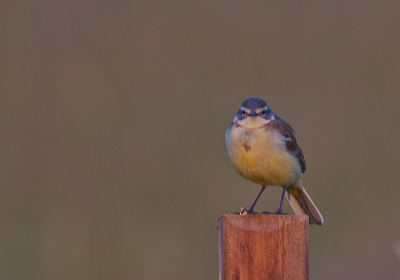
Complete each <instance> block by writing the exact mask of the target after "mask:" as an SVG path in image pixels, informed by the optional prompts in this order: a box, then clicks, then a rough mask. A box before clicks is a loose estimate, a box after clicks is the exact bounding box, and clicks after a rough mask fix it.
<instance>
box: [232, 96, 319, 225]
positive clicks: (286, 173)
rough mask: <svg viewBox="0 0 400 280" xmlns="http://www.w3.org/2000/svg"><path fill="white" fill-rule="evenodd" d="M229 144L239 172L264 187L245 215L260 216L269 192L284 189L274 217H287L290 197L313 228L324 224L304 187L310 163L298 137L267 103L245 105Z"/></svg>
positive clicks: (253, 101) (247, 102)
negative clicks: (286, 203) (285, 203)
mask: <svg viewBox="0 0 400 280" xmlns="http://www.w3.org/2000/svg"><path fill="white" fill-rule="evenodd" d="M225 144H226V148H227V152H228V157H229V159H230V161H231V162H232V164H233V166H234V168H235V169H236V171H237V172H238V173H239V174H240V175H241V176H242V177H244V178H245V179H248V180H250V181H252V182H254V183H256V184H259V185H261V190H260V192H259V194H258V195H257V197H256V199H255V201H254V202H253V204H252V205H251V207H250V208H249V209H248V210H246V209H244V208H242V210H241V214H257V212H255V211H254V206H255V205H256V203H257V201H258V199H259V198H260V196H261V194H262V193H263V191H264V190H265V188H266V187H267V186H280V187H282V196H281V200H280V204H279V208H278V210H277V211H276V212H275V213H274V214H285V213H283V211H282V205H283V200H284V197H285V196H286V198H287V200H288V201H289V203H290V205H291V207H292V209H293V211H294V212H295V213H296V214H298V215H308V216H309V223H310V224H313V223H314V224H317V225H322V224H323V222H324V219H323V218H322V215H321V213H320V212H319V210H318V208H317V207H316V206H315V204H314V203H313V201H312V200H311V198H310V196H309V195H308V193H307V192H306V190H305V189H304V187H303V184H302V174H303V173H304V172H305V171H306V162H305V159H304V155H303V152H302V150H301V148H300V146H299V145H298V143H297V140H296V134H295V132H294V130H293V128H292V127H291V126H290V125H289V124H288V123H287V122H286V121H285V120H283V119H282V118H280V117H278V116H277V115H276V114H275V113H274V112H273V111H272V110H271V108H270V107H269V106H268V105H267V103H266V102H265V101H264V100H263V99H261V98H257V97H252V98H248V99H246V100H244V101H243V103H242V104H241V105H240V108H239V110H238V111H237V113H236V115H235V117H234V119H233V121H232V123H231V124H230V126H229V127H228V129H227V130H226V132H225ZM262 213H263V214H271V213H269V212H262Z"/></svg>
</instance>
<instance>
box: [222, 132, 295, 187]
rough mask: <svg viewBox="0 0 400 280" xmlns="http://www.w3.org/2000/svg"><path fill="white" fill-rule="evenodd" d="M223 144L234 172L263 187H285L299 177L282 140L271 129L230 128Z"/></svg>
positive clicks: (292, 156)
mask: <svg viewBox="0 0 400 280" xmlns="http://www.w3.org/2000/svg"><path fill="white" fill-rule="evenodd" d="M225 142H226V147H227V150H228V155H229V158H230V159H231V161H232V163H233V166H234V167H235V169H236V171H237V172H238V173H239V174H240V175H242V176H243V177H244V178H246V179H249V180H251V181H253V182H256V183H259V184H262V185H280V186H286V185H291V184H293V183H294V182H295V181H296V180H297V179H298V178H299V177H300V175H301V169H300V164H299V162H298V160H297V158H296V157H295V156H294V155H292V154H291V153H290V152H289V151H288V150H287V149H286V143H285V139H284V137H283V136H282V135H281V134H280V133H279V132H277V131H275V130H273V129H268V128H266V127H261V128H258V129H251V130H250V129H245V128H243V127H232V128H230V129H228V130H227V132H226V134H225Z"/></svg>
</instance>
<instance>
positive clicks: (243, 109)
mask: <svg viewBox="0 0 400 280" xmlns="http://www.w3.org/2000/svg"><path fill="white" fill-rule="evenodd" d="M240 111H245V112H246V113H250V110H249V109H246V108H244V107H240Z"/></svg>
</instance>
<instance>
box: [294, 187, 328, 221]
mask: <svg viewBox="0 0 400 280" xmlns="http://www.w3.org/2000/svg"><path fill="white" fill-rule="evenodd" d="M286 198H287V200H288V201H289V203H290V206H292V209H293V211H294V212H295V213H296V214H297V215H308V217H309V218H310V219H309V221H310V224H313V223H315V224H317V225H322V224H323V223H324V219H323V218H322V215H321V213H319V211H318V209H317V207H316V206H315V204H314V203H313V202H312V200H311V198H310V196H309V195H308V193H307V192H306V190H305V189H304V188H303V186H302V184H301V180H299V181H297V182H296V183H295V184H293V185H292V186H290V188H288V189H287V190H286Z"/></svg>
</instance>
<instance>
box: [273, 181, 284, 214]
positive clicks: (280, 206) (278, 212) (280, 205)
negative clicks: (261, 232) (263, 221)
mask: <svg viewBox="0 0 400 280" xmlns="http://www.w3.org/2000/svg"><path fill="white" fill-rule="evenodd" d="M286 188H287V186H284V187H283V188H282V189H283V190H282V197H281V204H279V208H278V210H277V211H276V212H275V214H280V215H287V214H286V213H283V212H282V205H283V199H284V198H285V192H286Z"/></svg>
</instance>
